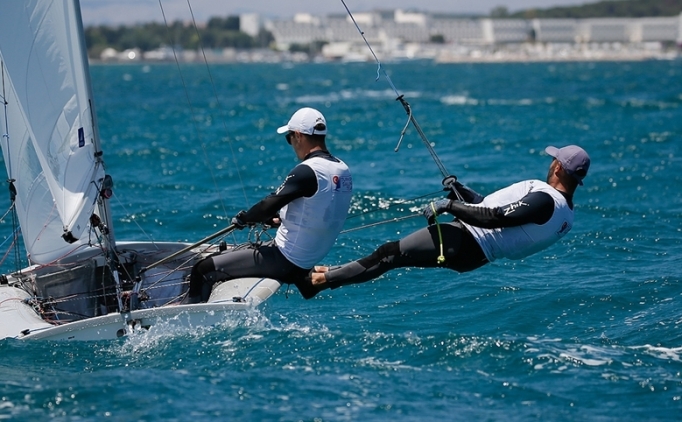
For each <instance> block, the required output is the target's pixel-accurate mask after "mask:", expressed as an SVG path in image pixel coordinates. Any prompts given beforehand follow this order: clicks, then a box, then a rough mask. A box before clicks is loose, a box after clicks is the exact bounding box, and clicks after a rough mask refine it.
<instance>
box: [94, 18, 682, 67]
mask: <svg viewBox="0 0 682 422" xmlns="http://www.w3.org/2000/svg"><path fill="white" fill-rule="evenodd" d="M354 18H355V22H353V20H352V19H350V17H349V16H347V15H340V14H338V15H330V16H314V15H311V14H306V13H298V14H296V15H295V16H294V17H293V18H292V19H282V20H270V19H265V18H263V17H262V16H260V15H258V14H243V15H240V16H239V30H240V31H241V32H244V33H246V34H248V35H250V36H252V37H256V36H258V35H259V34H262V33H263V31H267V32H269V34H271V36H272V39H273V41H272V43H271V46H270V47H269V48H252V49H238V48H221V49H209V50H205V51H202V52H201V53H200V52H199V51H197V50H190V49H178V48H177V47H176V48H171V47H170V46H161V47H159V48H156V49H154V50H150V51H141V50H140V49H137V48H131V49H127V50H124V51H116V50H115V49H113V48H107V49H104V50H103V51H102V52H101V54H100V56H99V59H101V60H102V61H109V62H111V61H116V62H129V61H139V60H146V61H168V60H175V58H176V57H177V58H178V59H179V60H180V61H184V62H192V61H196V60H199V59H201V60H203V58H204V57H206V60H208V61H211V62H283V61H289V62H308V61H325V62H326V61H340V62H364V61H372V60H373V56H372V51H370V49H369V48H367V43H369V44H370V45H371V46H372V49H373V50H374V52H375V53H376V54H377V56H378V57H379V58H380V59H381V60H382V61H402V60H432V61H434V62H438V63H453V62H454V63H456V62H497V61H504V62H509V61H578V60H587V61H597V60H672V59H677V58H680V57H682V13H680V14H679V15H678V16H672V17H642V18H585V19H557V18H539V19H513V18H502V19H495V18H490V17H486V18H475V17H472V18H466V17H457V16H451V15H447V14H435V13H426V12H414V11H405V10H400V9H397V10H387V11H372V12H363V13H357V14H355V15H354ZM363 36H364V38H363ZM365 39H366V41H367V43H366V42H365ZM302 47H303V48H302Z"/></svg>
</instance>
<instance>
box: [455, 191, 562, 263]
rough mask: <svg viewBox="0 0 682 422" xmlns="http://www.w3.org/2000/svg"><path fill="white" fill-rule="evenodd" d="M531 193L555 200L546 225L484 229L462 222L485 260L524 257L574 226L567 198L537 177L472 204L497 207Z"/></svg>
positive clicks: (550, 242) (537, 250)
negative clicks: (541, 194) (552, 212)
mask: <svg viewBox="0 0 682 422" xmlns="http://www.w3.org/2000/svg"><path fill="white" fill-rule="evenodd" d="M531 192H546V193H548V194H549V195H551V196H552V199H554V214H552V217H551V218H550V219H549V221H548V222H546V223H545V224H542V225H539V224H533V223H530V224H524V225H522V226H516V227H505V228H498V229H483V228H480V227H475V226H472V225H470V224H466V223H464V222H462V223H463V224H464V225H465V226H466V227H467V229H468V230H469V232H471V234H472V235H473V236H474V238H475V239H476V242H478V244H479V245H480V246H481V249H483V253H485V256H486V258H488V261H490V262H492V261H494V260H496V259H500V258H508V259H522V258H525V257H527V256H530V255H532V254H534V253H536V252H539V251H541V250H543V249H545V248H547V247H548V246H550V245H552V244H553V243H555V242H556V241H557V240H559V239H561V238H562V237H564V235H565V234H566V233H568V232H569V231H570V230H571V228H573V210H572V209H571V208H569V206H568V203H567V202H566V198H564V196H563V195H562V194H561V193H560V192H559V191H558V190H556V189H554V188H553V187H551V186H550V185H548V184H547V183H545V182H543V181H540V180H526V181H523V182H519V183H515V184H513V185H511V186H509V187H506V188H504V189H500V190H498V191H497V192H493V193H491V194H490V195H488V196H486V197H485V198H484V199H483V202H481V203H480V204H475V205H471V206H474V207H476V206H481V207H486V208H496V207H500V206H503V205H507V204H510V203H512V202H516V201H518V200H519V199H521V198H523V197H524V196H526V195H527V194H529V193H531Z"/></svg>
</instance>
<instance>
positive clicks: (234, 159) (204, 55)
mask: <svg viewBox="0 0 682 422" xmlns="http://www.w3.org/2000/svg"><path fill="white" fill-rule="evenodd" d="M187 7H188V8H189V12H190V14H191V15H192V24H193V25H194V31H195V32H196V33H197V39H198V40H199V49H200V50H201V55H202V56H203V58H204V64H205V65H206V72H207V73H208V78H209V80H210V81H211V88H212V89H213V96H214V97H215V100H216V103H217V104H218V110H222V109H223V107H222V105H221V103H220V98H219V97H218V92H217V91H216V87H215V82H214V80H213V74H212V73H211V68H210V66H209V65H208V59H207V58H206V52H205V51H204V46H203V44H202V43H201V34H200V33H199V28H198V27H197V22H196V20H195V19H194V11H193V10H192V5H191V2H190V0H187ZM221 121H222V123H223V129H224V130H225V133H228V130H227V124H226V123H225V119H221ZM227 143H228V145H229V146H230V153H231V154H232V161H233V163H234V167H235V169H236V170H237V177H239V184H240V185H241V187H242V193H243V194H244V204H245V205H246V206H247V207H248V206H249V199H248V198H247V196H246V188H245V187H244V180H243V179H242V174H241V172H240V171H239V164H238V163H237V155H236V154H235V152H234V147H233V145H232V140H230V138H229V137H228V138H227ZM216 189H217V187H216ZM221 203H222V200H221ZM224 210H225V207H224V206H223V212H225V211H224ZM225 215H226V216H227V212H225Z"/></svg>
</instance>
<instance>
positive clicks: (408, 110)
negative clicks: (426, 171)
mask: <svg viewBox="0 0 682 422" xmlns="http://www.w3.org/2000/svg"><path fill="white" fill-rule="evenodd" d="M341 3H342V4H343V7H345V8H346V12H348V16H349V17H350V19H351V20H352V21H353V24H354V25H355V28H356V29H357V30H358V32H359V33H360V36H361V37H362V39H363V40H364V41H365V44H366V45H367V48H369V51H370V52H371V53H372V56H373V57H374V60H375V61H376V62H377V77H376V79H375V80H377V81H378V80H379V79H380V77H381V72H383V74H384V76H385V77H386V80H387V81H388V84H389V85H390V86H391V88H393V91H394V92H395V95H396V97H397V98H396V101H400V104H401V105H402V106H403V108H404V109H405V112H406V113H407V116H408V119H407V123H406V124H405V127H403V130H402V131H401V132H400V139H399V140H398V144H397V145H396V147H395V151H396V152H398V149H399V148H400V144H401V143H402V141H403V137H404V136H405V131H406V130H407V127H408V126H409V124H410V123H412V126H414V128H415V130H416V131H417V134H419V137H420V138H421V139H422V141H423V143H424V145H425V146H426V149H427V150H428V151H429V154H431V158H433V161H434V162H435V163H436V166H437V167H438V170H439V171H440V172H441V174H442V175H443V177H448V176H450V175H451V173H449V172H448V171H447V169H446V168H445V165H444V164H443V162H442V161H441V160H440V158H439V157H438V154H436V151H435V150H434V149H433V145H431V142H429V140H428V139H427V138H426V135H425V134H424V131H422V129H421V126H419V123H417V120H416V119H415V117H414V115H413V114H412V107H410V104H409V103H408V102H407V101H406V100H405V97H404V95H403V94H400V93H399V92H398V90H397V89H396V87H395V85H393V81H391V78H390V77H389V76H388V73H386V70H384V68H383V67H382V65H381V61H380V60H379V58H378V57H377V55H376V54H375V53H374V49H372V46H371V45H370V44H369V41H367V38H366V37H365V33H364V32H363V31H362V30H361V29H360V25H358V23H357V21H356V20H355V17H354V16H353V13H351V11H350V9H349V8H348V5H346V2H345V1H344V0H341Z"/></svg>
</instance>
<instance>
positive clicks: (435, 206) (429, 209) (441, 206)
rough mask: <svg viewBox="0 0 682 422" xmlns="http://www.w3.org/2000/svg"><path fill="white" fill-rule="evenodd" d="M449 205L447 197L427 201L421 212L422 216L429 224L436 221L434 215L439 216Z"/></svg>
mask: <svg viewBox="0 0 682 422" xmlns="http://www.w3.org/2000/svg"><path fill="white" fill-rule="evenodd" d="M449 205H450V200H449V199H439V200H438V201H434V202H429V203H428V204H426V206H425V207H424V210H423V211H422V214H424V218H426V221H428V223H429V225H431V224H433V223H435V222H436V216H439V215H441V214H443V213H444V212H445V211H447V210H448V207H449ZM434 210H435V212H434Z"/></svg>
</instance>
